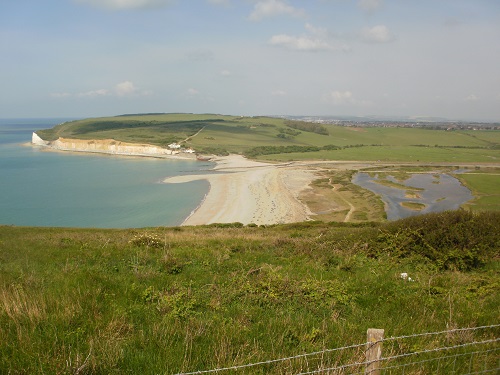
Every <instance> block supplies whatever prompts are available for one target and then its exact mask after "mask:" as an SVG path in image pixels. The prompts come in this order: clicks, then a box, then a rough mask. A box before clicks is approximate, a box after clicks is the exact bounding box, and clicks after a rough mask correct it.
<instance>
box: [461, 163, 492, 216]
mask: <svg viewBox="0 0 500 375" xmlns="http://www.w3.org/2000/svg"><path fill="white" fill-rule="evenodd" d="M458 178H459V179H460V180H461V181H462V182H463V183H464V184H465V185H466V186H467V187H468V188H469V189H470V190H471V191H472V194H473V195H474V197H475V199H474V200H473V201H472V202H469V203H468V204H466V205H465V208H467V209H470V210H473V211H481V210H494V211H500V169H499V168H491V169H484V168H483V169H482V170H476V171H475V172H471V173H465V174H460V175H458Z"/></svg>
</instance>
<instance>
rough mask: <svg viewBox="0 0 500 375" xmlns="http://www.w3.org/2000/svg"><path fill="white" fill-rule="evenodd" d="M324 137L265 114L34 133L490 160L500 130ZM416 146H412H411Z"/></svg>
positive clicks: (133, 120) (240, 148) (332, 132)
mask: <svg viewBox="0 0 500 375" xmlns="http://www.w3.org/2000/svg"><path fill="white" fill-rule="evenodd" d="M325 127H326V128H327V129H328V132H329V135H321V134H316V133H311V132H306V131H300V134H298V135H296V136H291V137H288V138H279V137H278V134H279V132H280V129H287V130H290V129H289V128H288V127H287V126H286V124H285V120H283V119H279V118H270V117H251V118H250V117H235V116H223V115H214V114H201V115H195V114H164V115H134V116H117V117H108V118H95V119H86V120H79V121H72V122H69V123H65V124H62V125H59V126H56V127H54V128H53V129H49V130H44V131H40V132H39V135H40V136H41V137H42V138H44V139H47V140H53V139H57V137H66V138H82V139H105V138H113V139H115V140H120V141H127V142H138V143H150V144H157V145H161V146H165V145H167V144H169V143H171V142H179V141H182V140H185V139H187V138H189V137H190V136H193V135H194V134H196V133H197V132H198V131H199V130H200V129H202V128H203V131H201V132H200V133H199V134H198V135H196V136H195V137H192V138H189V139H188V141H187V142H186V144H187V145H189V146H192V147H194V148H195V149H197V150H200V151H202V152H215V153H223V152H230V153H245V152H248V151H249V150H251V149H252V148H254V147H258V146H292V145H298V146H311V145H313V146H318V147H323V146H326V145H335V146H338V147H346V146H353V145H357V146H360V147H355V148H342V149H340V150H335V151H319V152H307V153H304V152H302V153H294V154H281V155H276V154H274V155H264V156H259V158H262V159H269V160H303V159H327V160H372V161H376V160H382V161H402V162H406V161H409V162H429V161H436V162H457V163H459V162H496V161H498V159H499V158H500V151H499V150H498V149H494V148H492V147H494V146H498V144H499V143H500V132H495V131H476V132H472V131H452V132H447V131H443V130H426V129H411V128H348V127H341V126H334V125H325ZM417 145H418V146H420V147H415V146H417Z"/></svg>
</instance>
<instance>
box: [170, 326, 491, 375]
mask: <svg viewBox="0 0 500 375" xmlns="http://www.w3.org/2000/svg"><path fill="white" fill-rule="evenodd" d="M499 327H500V324H492V325H487V326H480V327H470V328H455V329H450V330H445V331H437V332H425V333H417V334H412V335H404V336H397V337H387V338H381V339H378V340H376V341H374V340H370V339H367V341H366V342H364V343H362V344H354V345H348V346H344V347H339V348H333V349H324V350H320V351H316V352H311V353H304V354H299V355H296V356H290V357H284V358H278V359H271V360H266V361H260V362H255V363H248V364H243V365H235V366H228V367H222V368H217V369H210V370H199V371H192V372H181V373H177V374H175V375H196V374H209V373H219V372H225V371H230V370H243V369H248V368H251V367H256V366H263V365H269V364H276V363H279V362H285V361H292V360H295V359H301V358H306V357H310V356H317V355H320V354H326V353H334V352H339V351H346V350H349V349H357V348H361V347H365V348H367V352H368V351H369V350H370V347H373V346H374V345H376V344H379V343H384V342H395V341H397V340H405V339H413V338H422V337H426V336H437V335H442V334H448V335H451V334H454V333H460V332H473V331H479V330H486V329H494V328H499ZM369 331H370V330H369ZM380 331H382V334H383V330H380ZM499 341H500V337H496V338H493V339H485V340H482V341H470V342H466V343H462V344H457V345H452V346H442V347H439V348H433V349H425V350H420V351H413V352H409V353H402V354H396V355H390V356H386V357H382V356H380V357H379V358H377V359H376V360H371V359H370V360H364V361H354V362H352V363H348V364H343V365H339V366H333V367H323V368H319V369H316V370H311V371H307V372H298V373H297V375H309V374H320V373H326V372H328V373H331V372H332V371H333V372H334V373H336V374H340V373H342V374H344V372H343V371H344V370H349V369H352V368H358V369H361V368H362V370H359V371H358V370H356V371H357V372H352V373H350V374H353V375H354V374H365V373H366V374H373V375H375V374H379V373H380V371H381V370H383V371H387V370H388V371H389V372H390V371H391V370H392V369H396V368H403V371H404V368H405V367H408V366H415V365H423V364H424V363H429V362H432V361H437V360H443V359H451V358H454V359H455V362H456V360H457V358H459V357H463V356H471V359H470V361H469V362H472V358H473V356H474V355H479V354H490V353H493V352H497V351H499V350H500V346H499V347H495V348H493V349H485V350H481V351H473V352H467V353H459V354H453V355H445V356H441V357H438V358H431V359H425V360H421V361H415V362H410V363H405V364H396V365H387V366H385V367H380V369H378V368H377V369H376V370H371V369H370V370H368V367H369V366H371V365H372V364H373V363H374V362H376V363H378V364H381V363H382V362H389V361H395V360H399V359H404V358H409V357H412V356H419V355H425V354H431V353H439V352H444V351H450V350H454V349H461V348H467V347H471V346H474V345H476V346H477V345H487V344H493V345H495V344H498V342H499ZM499 369H500V359H498V357H497V364H496V367H495V368H493V369H483V370H480V371H475V372H471V371H473V370H472V368H471V365H470V366H469V372H468V373H467V375H472V374H483V373H488V372H494V371H497V370H499ZM403 373H404V372H403Z"/></svg>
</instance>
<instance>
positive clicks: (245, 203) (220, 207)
mask: <svg viewBox="0 0 500 375" xmlns="http://www.w3.org/2000/svg"><path fill="white" fill-rule="evenodd" d="M213 161H214V162H216V166H215V167H214V168H213V169H212V171H214V172H217V173H212V174H199V175H184V176H174V177H169V178H166V179H165V180H164V181H163V182H165V183H186V182H190V181H197V180H206V181H208V182H209V184H210V188H209V191H208V193H207V194H206V195H205V197H204V199H203V201H202V202H201V203H200V205H199V206H198V207H197V208H196V209H195V210H194V211H193V212H192V213H191V214H190V215H189V216H188V217H187V218H186V219H185V220H184V221H183V223H182V224H181V225H183V226H187V225H205V224H213V223H234V222H240V223H242V224H245V225H247V224H250V223H253V224H257V225H269V224H280V223H293V222H300V221H306V220H309V219H310V216H311V215H312V212H311V211H310V210H309V209H308V208H307V206H306V205H305V204H303V203H302V202H300V201H299V199H298V196H299V194H300V192H302V191H303V190H305V189H307V188H308V186H309V184H310V183H311V181H312V180H313V179H314V178H315V177H316V176H315V173H314V172H313V171H312V170H310V169H308V168H304V166H299V165H293V164H291V163H286V164H269V163H261V162H256V161H251V160H248V159H246V158H244V157H243V156H239V155H230V156H225V157H218V158H215V159H214V160H213Z"/></svg>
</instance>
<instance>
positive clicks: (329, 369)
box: [297, 338, 500, 375]
mask: <svg viewBox="0 0 500 375" xmlns="http://www.w3.org/2000/svg"><path fill="white" fill-rule="evenodd" d="M498 341H500V338H496V339H491V340H484V341H473V342H467V343H464V344H458V345H453V346H444V347H440V348H434V349H427V350H421V351H418V352H412V353H403V354H398V355H394V356H390V357H382V358H380V359H377V360H374V361H364V362H357V363H351V364H348V365H342V366H336V367H329V368H324V369H318V370H313V371H308V372H301V373H298V374H297V375H311V374H321V373H322V372H325V371H333V370H345V369H346V368H349V367H354V366H367V365H369V364H372V363H374V362H385V361H390V360H395V359H400V358H405V357H410V356H416V355H420V354H427V353H436V352H441V351H445V350H450V349H458V348H464V347H467V346H472V345H481V344H490V343H494V342H498ZM495 350H499V349H495ZM440 358H441V357H440ZM434 360H435V359H434ZM384 369H385V368H384Z"/></svg>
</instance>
